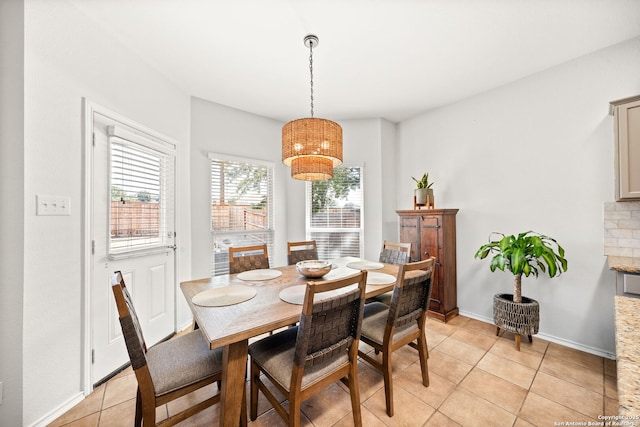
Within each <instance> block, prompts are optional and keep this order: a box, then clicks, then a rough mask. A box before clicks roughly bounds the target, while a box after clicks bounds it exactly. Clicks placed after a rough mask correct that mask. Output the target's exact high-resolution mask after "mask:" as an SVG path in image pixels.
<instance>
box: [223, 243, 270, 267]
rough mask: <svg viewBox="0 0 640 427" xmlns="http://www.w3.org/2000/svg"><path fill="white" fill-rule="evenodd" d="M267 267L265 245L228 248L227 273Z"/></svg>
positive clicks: (267, 254)
mask: <svg viewBox="0 0 640 427" xmlns="http://www.w3.org/2000/svg"><path fill="white" fill-rule="evenodd" d="M262 268H269V252H268V251H267V245H266V244H264V245H255V246H242V247H236V248H234V247H231V248H229V274H235V273H242V272H243V271H249V270H257V269H262Z"/></svg>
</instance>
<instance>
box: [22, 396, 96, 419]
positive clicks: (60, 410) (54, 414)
mask: <svg viewBox="0 0 640 427" xmlns="http://www.w3.org/2000/svg"><path fill="white" fill-rule="evenodd" d="M84 398H85V395H84V393H82V392H80V393H78V394H76V395H75V396H73V397H71V398H70V399H69V400H67V401H66V402H65V403H63V404H62V405H60V406H58V407H57V408H56V409H54V410H53V411H51V412H49V414H48V415H45V416H44V417H42V418H40V419H39V420H38V421H36V422H34V423H33V424H28V425H27V427H45V426H47V425H49V424H51V423H52V422H53V421H55V420H56V419H57V418H58V417H60V416H61V415H62V414H64V413H65V412H67V411H69V410H70V409H71V408H73V407H74V406H76V405H77V404H78V403H80V402H82V401H83V400H84Z"/></svg>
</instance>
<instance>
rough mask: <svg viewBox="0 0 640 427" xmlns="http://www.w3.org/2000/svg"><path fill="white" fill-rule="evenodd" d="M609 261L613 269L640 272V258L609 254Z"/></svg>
mask: <svg viewBox="0 0 640 427" xmlns="http://www.w3.org/2000/svg"><path fill="white" fill-rule="evenodd" d="M607 262H608V263H609V268H610V269H612V270H616V271H621V272H623V273H636V274H640V258H632V257H618V256H608V257H607Z"/></svg>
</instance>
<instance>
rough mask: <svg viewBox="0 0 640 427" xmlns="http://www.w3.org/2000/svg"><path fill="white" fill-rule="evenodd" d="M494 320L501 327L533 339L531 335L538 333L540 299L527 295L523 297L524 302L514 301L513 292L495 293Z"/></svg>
mask: <svg viewBox="0 0 640 427" xmlns="http://www.w3.org/2000/svg"><path fill="white" fill-rule="evenodd" d="M493 322H494V323H495V324H496V326H497V327H498V328H500V329H504V330H505V331H509V332H513V333H514V334H519V335H526V336H528V337H529V339H531V335H535V334H537V333H538V326H539V325H540V305H539V304H538V301H536V300H534V299H531V298H527V297H522V302H513V295H512V294H495V295H494V296H493Z"/></svg>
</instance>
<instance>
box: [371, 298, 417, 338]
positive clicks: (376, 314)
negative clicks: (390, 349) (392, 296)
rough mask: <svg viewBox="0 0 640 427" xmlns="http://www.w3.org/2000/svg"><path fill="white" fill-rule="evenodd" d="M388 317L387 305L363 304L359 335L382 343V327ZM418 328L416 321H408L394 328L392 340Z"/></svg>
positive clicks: (378, 303)
mask: <svg viewBox="0 0 640 427" xmlns="http://www.w3.org/2000/svg"><path fill="white" fill-rule="evenodd" d="M388 317H389V306H388V305H386V304H383V303H381V302H371V303H369V304H365V306H364V315H363V318H362V331H361V333H360V336H362V337H363V338H368V339H369V340H371V341H373V342H375V343H377V344H380V345H382V342H383V341H384V329H385V328H386V326H387V318H388ZM416 329H418V324H417V323H409V324H407V325H404V326H402V327H400V328H396V329H395V331H394V333H393V340H394V341H395V340H397V339H399V338H402V337H404V336H406V335H408V334H410V333H411V332H415V331H416Z"/></svg>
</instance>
